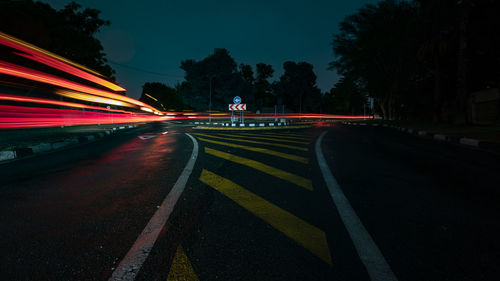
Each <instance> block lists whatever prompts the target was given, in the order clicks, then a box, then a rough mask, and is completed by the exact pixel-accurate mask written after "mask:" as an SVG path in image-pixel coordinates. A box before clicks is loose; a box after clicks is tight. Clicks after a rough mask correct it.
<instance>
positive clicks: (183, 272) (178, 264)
mask: <svg viewBox="0 0 500 281" xmlns="http://www.w3.org/2000/svg"><path fill="white" fill-rule="evenodd" d="M167 281H199V279H198V276H196V273H195V272H194V270H193V267H192V266H191V263H190V262H189V259H188V257H187V255H186V253H185V252H184V250H183V249H182V246H181V245H179V247H177V251H176V252H175V256H174V260H173V261H172V265H171V266H170V272H169V273H168V277H167Z"/></svg>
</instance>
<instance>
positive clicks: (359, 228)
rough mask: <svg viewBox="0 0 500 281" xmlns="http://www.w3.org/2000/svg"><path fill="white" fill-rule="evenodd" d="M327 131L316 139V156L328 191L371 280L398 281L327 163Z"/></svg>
mask: <svg viewBox="0 0 500 281" xmlns="http://www.w3.org/2000/svg"><path fill="white" fill-rule="evenodd" d="M326 133H327V131H324V132H323V133H321V135H320V137H319V138H318V140H317V141H316V158H317V159H318V165H319V168H320V170H321V173H322V174H323V178H324V180H325V183H326V186H327V188H328V191H329V192H330V196H331V197H332V199H333V203H334V204H335V206H336V208H337V211H338V212H339V215H340V218H341V219H342V222H343V223H344V226H345V228H346V229H347V232H348V233H349V236H350V237H351V240H352V242H353V244H354V247H355V248H356V252H357V253H358V255H359V257H360V259H361V261H362V262H363V264H364V265H365V268H366V271H368V275H369V276H370V280H372V281H397V280H398V279H397V278H396V276H395V275H394V273H393V272H392V270H391V267H390V266H389V264H388V263H387V261H386V260H385V258H384V256H383V255H382V252H380V249H379V248H378V246H377V244H375V241H373V239H372V237H371V235H370V233H368V231H367V230H366V228H365V227H364V225H363V223H362V222H361V220H360V219H359V217H358V215H357V214H356V212H355V211H354V209H353V208H352V206H351V204H350V203H349V200H348V199H347V197H345V195H344V192H343V191H342V189H341V188H340V185H339V184H338V182H337V180H336V179H335V177H334V176H333V175H332V172H331V171H330V167H328V164H327V163H326V160H325V157H324V156H323V151H322V149H321V141H322V140H323V137H324V136H325V135H326Z"/></svg>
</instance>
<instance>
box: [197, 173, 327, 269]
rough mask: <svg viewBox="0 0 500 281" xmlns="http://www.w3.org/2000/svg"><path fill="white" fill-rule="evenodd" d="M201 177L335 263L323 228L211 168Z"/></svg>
mask: <svg viewBox="0 0 500 281" xmlns="http://www.w3.org/2000/svg"><path fill="white" fill-rule="evenodd" d="M200 181H201V182H203V183H205V184H207V185H208V186H210V187H212V188H213V189H215V190H217V191H219V192H220V193H222V194H223V195H225V196H227V197H228V198H229V199H231V200H233V201H234V202H236V203H238V204H239V205H240V206H242V207H243V208H245V209H246V210H248V211H249V212H251V213H252V214H254V215H256V216H257V217H259V218H261V219H262V220H264V221H265V222H267V223H268V224H270V225H271V226H273V227H274V228H276V229H277V230H278V231H280V232H282V233H284V234H285V235H286V236H288V237H289V238H291V239H292V240H294V241H296V242H297V243H298V244H300V245H301V246H302V247H304V248H306V249H307V250H309V251H310V252H311V253H312V254H314V255H315V256H317V257H318V258H320V259H321V260H323V261H324V262H325V263H327V264H330V265H331V264H332V257H331V255H330V249H329V248H328V242H327V240H326V234H325V232H324V231H323V230H321V229H319V228H317V227H316V226H314V225H311V224H309V223H308V222H306V221H304V220H302V219H301V218H299V217H297V216H295V215H293V214H292V213H290V212H288V211H286V210H284V209H281V208H279V207H278V206H276V205H274V204H272V203H270V202H269V201H267V200H265V199H264V198H262V197H260V196H258V195H256V194H254V193H252V192H250V191H248V190H246V189H245V188H243V187H242V186H240V185H238V184H236V183H234V182H232V181H230V180H228V179H226V178H223V177H221V176H219V175H217V174H214V173H212V172H210V171H208V170H205V169H203V171H202V172H201V176H200Z"/></svg>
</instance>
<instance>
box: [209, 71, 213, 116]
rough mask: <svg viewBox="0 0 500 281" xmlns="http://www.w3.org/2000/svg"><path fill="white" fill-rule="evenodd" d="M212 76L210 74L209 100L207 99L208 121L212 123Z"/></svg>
mask: <svg viewBox="0 0 500 281" xmlns="http://www.w3.org/2000/svg"><path fill="white" fill-rule="evenodd" d="M212 78H213V77H212V76H210V82H209V88H210V89H209V93H210V95H209V101H208V122H209V123H212Z"/></svg>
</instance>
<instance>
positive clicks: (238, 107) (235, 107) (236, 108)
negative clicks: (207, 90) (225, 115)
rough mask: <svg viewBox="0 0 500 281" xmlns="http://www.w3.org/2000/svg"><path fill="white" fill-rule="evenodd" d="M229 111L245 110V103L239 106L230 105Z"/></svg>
mask: <svg viewBox="0 0 500 281" xmlns="http://www.w3.org/2000/svg"><path fill="white" fill-rule="evenodd" d="M229 110H231V111H235V110H240V111H241V110H247V104H246V103H240V104H230V105H229Z"/></svg>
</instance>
